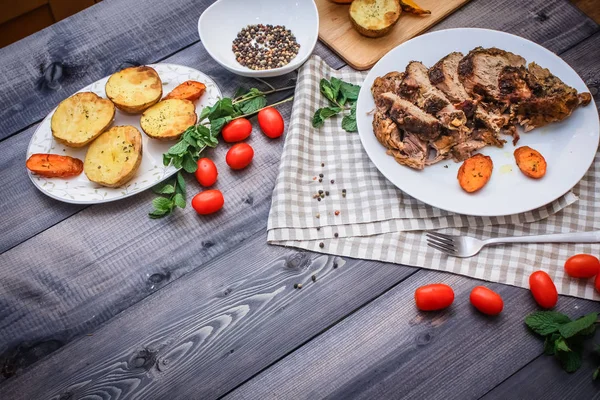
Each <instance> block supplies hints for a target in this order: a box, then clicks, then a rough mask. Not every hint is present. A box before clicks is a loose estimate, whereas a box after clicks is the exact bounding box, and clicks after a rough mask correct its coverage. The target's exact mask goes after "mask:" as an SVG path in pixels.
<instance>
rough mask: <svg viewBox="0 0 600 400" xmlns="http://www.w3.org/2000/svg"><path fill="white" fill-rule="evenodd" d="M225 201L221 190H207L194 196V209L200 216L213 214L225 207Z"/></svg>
mask: <svg viewBox="0 0 600 400" xmlns="http://www.w3.org/2000/svg"><path fill="white" fill-rule="evenodd" d="M224 203H225V199H224V198H223V193H221V191H220V190H216V189H212V190H205V191H204V192H200V193H198V194H197V195H195V196H194V198H193V199H192V207H193V208H194V210H196V212H197V213H198V214H200V215H206V214H212V213H214V212H217V211H219V210H220V209H221V207H223V204H224Z"/></svg>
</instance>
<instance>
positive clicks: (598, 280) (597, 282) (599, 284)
mask: <svg viewBox="0 0 600 400" xmlns="http://www.w3.org/2000/svg"><path fill="white" fill-rule="evenodd" d="M594 286H596V290H597V291H598V292H600V274H598V275H596V280H595V281H594Z"/></svg>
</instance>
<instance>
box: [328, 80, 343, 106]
mask: <svg viewBox="0 0 600 400" xmlns="http://www.w3.org/2000/svg"><path fill="white" fill-rule="evenodd" d="M329 83H330V85H331V91H332V94H333V98H334V99H337V98H338V96H339V94H340V86H342V81H341V80H339V79H338V78H336V77H334V76H332V77H331V79H330V80H329ZM340 104H341V105H343V103H340Z"/></svg>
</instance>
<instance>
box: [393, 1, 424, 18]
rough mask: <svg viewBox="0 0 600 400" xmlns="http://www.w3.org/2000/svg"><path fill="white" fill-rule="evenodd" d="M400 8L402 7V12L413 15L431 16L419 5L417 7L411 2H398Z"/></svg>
mask: <svg viewBox="0 0 600 400" xmlns="http://www.w3.org/2000/svg"><path fill="white" fill-rule="evenodd" d="M400 7H402V11H405V12H407V13H410V14H415V15H425V14H431V11H429V10H425V9H424V8H422V7H421V6H420V5H418V4H417V3H415V2H414V1H412V0H400Z"/></svg>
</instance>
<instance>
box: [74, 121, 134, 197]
mask: <svg viewBox="0 0 600 400" xmlns="http://www.w3.org/2000/svg"><path fill="white" fill-rule="evenodd" d="M141 162H142V134H141V133H140V131H138V130H137V129H136V128H135V127H133V126H131V125H125V126H114V127H112V128H110V129H109V130H108V131H106V132H104V133H103V134H102V135H100V136H99V137H98V138H97V139H96V140H94V141H93V142H92V144H91V145H90V147H89V149H88V151H87V154H86V155H85V161H84V162H83V172H85V175H86V176H87V177H88V179H89V180H90V181H92V182H96V183H97V184H99V185H102V186H107V187H118V186H121V185H123V184H125V183H127V182H128V181H129V180H130V179H131V178H133V176H134V175H135V173H136V171H137V169H138V167H139V166H140V163H141Z"/></svg>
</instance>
